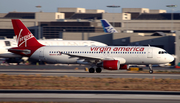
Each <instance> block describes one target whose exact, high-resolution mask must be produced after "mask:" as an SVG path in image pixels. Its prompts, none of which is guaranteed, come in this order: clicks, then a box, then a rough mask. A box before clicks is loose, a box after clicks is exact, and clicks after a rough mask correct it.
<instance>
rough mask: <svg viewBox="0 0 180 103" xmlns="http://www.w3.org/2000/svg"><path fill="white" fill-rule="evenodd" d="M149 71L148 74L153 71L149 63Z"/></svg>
mask: <svg viewBox="0 0 180 103" xmlns="http://www.w3.org/2000/svg"><path fill="white" fill-rule="evenodd" d="M149 73H150V74H152V73H153V69H152V64H149Z"/></svg>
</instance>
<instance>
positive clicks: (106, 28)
mask: <svg viewBox="0 0 180 103" xmlns="http://www.w3.org/2000/svg"><path fill="white" fill-rule="evenodd" d="M101 24H102V27H103V30H104V32H105V33H118V31H117V30H116V29H115V28H114V27H113V26H112V25H111V24H110V23H109V22H108V21H107V20H106V19H101Z"/></svg>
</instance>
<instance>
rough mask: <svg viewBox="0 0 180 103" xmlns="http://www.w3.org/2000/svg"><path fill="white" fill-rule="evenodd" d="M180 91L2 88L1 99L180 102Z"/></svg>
mask: <svg viewBox="0 0 180 103" xmlns="http://www.w3.org/2000/svg"><path fill="white" fill-rule="evenodd" d="M179 100H180V92H167V91H166V92H160V91H159V92H157V91H99V90H97V91H86V90H84V91H68V90H67V91H66V90H65V91H62V90H54V91H53V90H0V101H36V102H37V101H46V102H47V101H53V102H59V101H61V102H88V103H89V102H103V103H104V102H126V103H131V102H133V103H140V102H146V103H152V102H154V103H157V102H158V103H169V102H171V103H178V102H179Z"/></svg>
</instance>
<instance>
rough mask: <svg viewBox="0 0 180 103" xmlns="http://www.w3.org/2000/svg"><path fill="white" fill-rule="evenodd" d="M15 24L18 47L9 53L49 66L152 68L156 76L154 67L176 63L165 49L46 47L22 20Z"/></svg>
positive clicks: (137, 47)
mask: <svg viewBox="0 0 180 103" xmlns="http://www.w3.org/2000/svg"><path fill="white" fill-rule="evenodd" d="M12 24H13V28H14V32H15V35H16V36H17V43H18V47H13V48H10V49H8V51H10V52H12V53H14V54H18V55H22V56H27V57H31V58H33V59H37V60H40V61H45V62H52V63H66V64H75V63H79V64H89V65H91V68H89V72H90V73H94V72H95V71H96V72H97V73H100V72H101V71H102V69H101V67H103V68H104V69H108V70H119V69H121V68H122V67H123V65H125V64H140V65H141V64H143V65H146V64H148V65H149V73H153V69H152V64H162V63H168V62H172V61H173V60H174V58H173V56H171V55H170V54H168V53H167V52H166V51H165V50H164V49H161V48H157V47H150V46H103V47H102V46H77V47H75V46H71V47H70V46H46V45H43V44H41V43H39V42H38V41H37V40H36V38H35V37H34V36H33V34H32V33H31V32H30V31H29V30H28V29H27V28H26V27H25V25H24V24H23V23H22V22H21V21H20V20H18V19H12ZM94 67H97V68H96V70H95V69H94Z"/></svg>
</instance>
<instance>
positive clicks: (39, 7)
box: [36, 5, 42, 39]
mask: <svg viewBox="0 0 180 103" xmlns="http://www.w3.org/2000/svg"><path fill="white" fill-rule="evenodd" d="M41 7H42V6H40V5H38V6H36V8H38V9H39V13H40V12H41ZM37 22H38V23H37V24H38V39H40V38H41V26H40V23H39V15H37Z"/></svg>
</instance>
